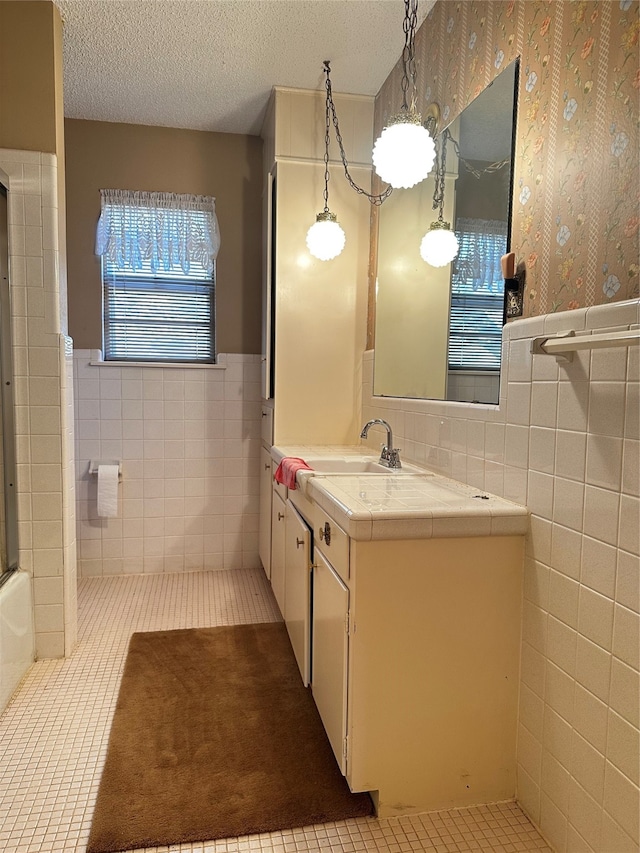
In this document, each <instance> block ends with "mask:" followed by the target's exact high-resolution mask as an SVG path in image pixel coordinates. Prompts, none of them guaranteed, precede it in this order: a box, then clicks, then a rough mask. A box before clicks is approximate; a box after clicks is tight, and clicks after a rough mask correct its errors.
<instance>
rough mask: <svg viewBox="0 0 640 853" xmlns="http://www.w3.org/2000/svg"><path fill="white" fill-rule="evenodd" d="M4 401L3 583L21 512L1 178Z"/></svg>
mask: <svg viewBox="0 0 640 853" xmlns="http://www.w3.org/2000/svg"><path fill="white" fill-rule="evenodd" d="M0 403H1V406H2V460H3V466H2V467H3V483H2V487H3V491H4V516H5V519H4V520H5V551H6V565H3V566H1V567H0V586H2V584H3V583H4V582H5V581H6V580H7V579H8V578H9V577H10V576H11V574H12V573H13V572H14V571H16V570H17V569H18V553H19V552H18V547H19V546H18V512H17V492H16V438H15V418H14V395H13V348H12V336H11V286H10V270H9V228H8V192H7V187H6V186H5V185H4V183H2V182H1V181H0Z"/></svg>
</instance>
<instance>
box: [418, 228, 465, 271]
mask: <svg viewBox="0 0 640 853" xmlns="http://www.w3.org/2000/svg"><path fill="white" fill-rule="evenodd" d="M459 248H460V246H459V245H458V238H457V237H456V235H455V234H454V232H453V231H452V230H451V225H450V224H449V223H448V222H445V221H444V220H442V221H440V220H438V221H436V222H432V223H431V225H430V226H429V230H428V231H427V233H426V234H425V235H424V237H423V238H422V242H421V243H420V256H421V257H422V260H423V261H426V262H427V263H428V264H431V266H432V267H444V266H446V265H447V264H450V263H451V261H452V260H453V259H454V258H455V256H456V255H457V254H458V250H459Z"/></svg>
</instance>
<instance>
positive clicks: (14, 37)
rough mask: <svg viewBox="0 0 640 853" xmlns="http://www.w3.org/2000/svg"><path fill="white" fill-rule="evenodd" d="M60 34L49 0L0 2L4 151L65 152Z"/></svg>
mask: <svg viewBox="0 0 640 853" xmlns="http://www.w3.org/2000/svg"><path fill="white" fill-rule="evenodd" d="M60 33H61V22H60V15H59V13H58V10H57V9H56V7H55V6H54V5H53V3H51V2H49V0H33V2H29V3H24V2H17V1H16V2H13V0H3V1H2V2H0V80H1V81H2V85H1V86H0V148H16V149H21V150H27V151H45V152H48V153H52V154H55V153H57V154H60V152H61V151H62V146H63V137H62V86H61V70H62V42H61V39H60V38H59V37H60Z"/></svg>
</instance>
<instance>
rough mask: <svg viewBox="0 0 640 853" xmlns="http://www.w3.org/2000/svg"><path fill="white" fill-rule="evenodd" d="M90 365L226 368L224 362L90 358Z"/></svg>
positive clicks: (197, 368)
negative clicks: (204, 362)
mask: <svg viewBox="0 0 640 853" xmlns="http://www.w3.org/2000/svg"><path fill="white" fill-rule="evenodd" d="M89 364H90V366H91V367H165V368H167V369H169V370H226V369H227V365H226V364H200V363H197V362H191V361H102V359H96V358H92V359H91V360H90V361H89Z"/></svg>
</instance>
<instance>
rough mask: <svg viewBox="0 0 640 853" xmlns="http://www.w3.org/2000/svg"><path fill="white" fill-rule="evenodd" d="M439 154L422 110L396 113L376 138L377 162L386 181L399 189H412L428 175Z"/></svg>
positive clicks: (375, 158) (375, 153)
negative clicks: (423, 120)
mask: <svg viewBox="0 0 640 853" xmlns="http://www.w3.org/2000/svg"><path fill="white" fill-rule="evenodd" d="M435 154H436V149H435V145H434V144H433V139H432V138H431V134H430V133H429V131H428V130H427V129H426V127H423V125H422V117H421V115H420V113H416V112H410V111H408V112H406V113H400V114H399V115H397V116H395V117H394V118H393V119H392V120H391V122H390V123H389V124H388V125H387V126H386V127H385V128H384V130H383V131H382V133H381V134H380V136H379V137H378V139H377V140H376V143H375V145H374V146H373V165H374V168H375V170H376V172H377V173H378V175H379V176H380V177H381V178H382V180H383V181H386V182H387V183H388V184H391V186H392V187H394V188H396V189H399V188H402V189H409V187H413V186H415V184H419V183H420V181H424V179H425V178H426V177H427V175H428V174H429V172H430V171H431V167H432V166H433V161H434V159H435Z"/></svg>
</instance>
